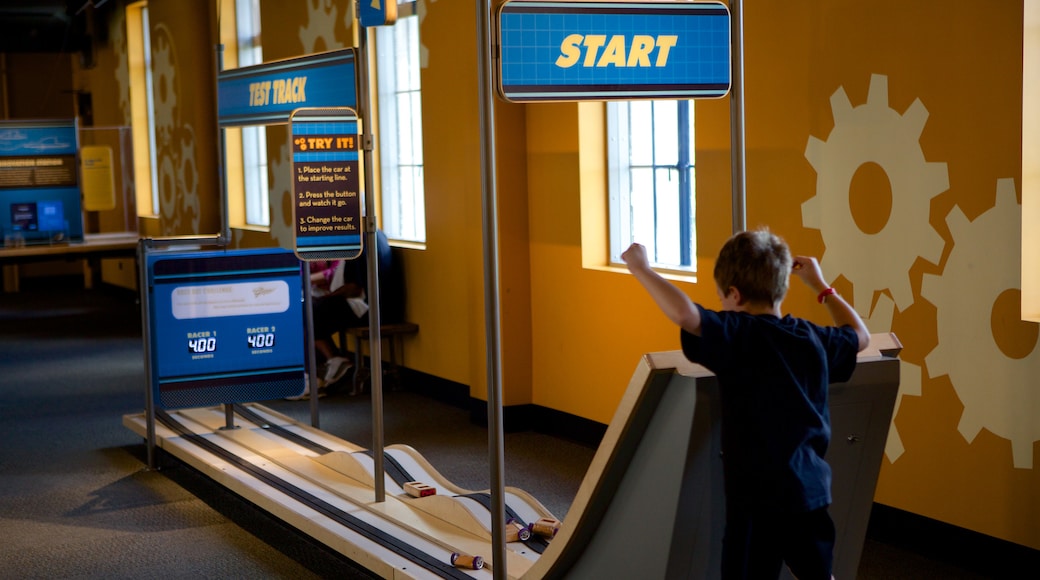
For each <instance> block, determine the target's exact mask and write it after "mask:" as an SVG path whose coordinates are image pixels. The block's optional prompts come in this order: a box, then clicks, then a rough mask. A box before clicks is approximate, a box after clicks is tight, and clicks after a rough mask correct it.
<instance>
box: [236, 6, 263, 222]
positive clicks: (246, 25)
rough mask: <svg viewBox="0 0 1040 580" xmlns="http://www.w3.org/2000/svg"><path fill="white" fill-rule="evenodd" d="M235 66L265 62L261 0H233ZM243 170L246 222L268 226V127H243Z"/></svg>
mask: <svg viewBox="0 0 1040 580" xmlns="http://www.w3.org/2000/svg"><path fill="white" fill-rule="evenodd" d="M235 24H236V26H235V28H236V31H237V34H236V37H237V43H236V44H237V47H238V66H239V67H243V66H251V65H254V64H260V63H262V62H263V61H264V58H263V50H262V48H261V44H260V0H235ZM242 173H243V180H244V186H245V205H246V207H245V221H246V225H251V226H270V225H271V208H270V193H269V190H268V185H267V129H266V128H265V127H263V126H251V127H242Z"/></svg>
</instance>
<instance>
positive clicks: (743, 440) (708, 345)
mask: <svg viewBox="0 0 1040 580" xmlns="http://www.w3.org/2000/svg"><path fill="white" fill-rule="evenodd" d="M621 258H622V259H623V260H624V261H625V263H626V264H627V265H628V269H629V271H631V272H632V274H633V275H634V276H635V277H636V279H637V280H638V281H639V282H640V283H641V284H642V285H643V286H644V287H645V288H646V290H647V291H648V292H649V293H650V296H651V297H652V298H653V299H654V301H655V302H656V303H657V305H658V306H659V307H660V308H661V310H662V311H663V312H664V313H665V315H667V316H668V318H669V319H670V320H672V321H673V322H675V323H676V324H678V325H679V326H680V328H681V329H682V330H681V331H680V340H681V344H682V350H683V354H685V355H686V357H687V358H688V359H690V360H691V361H692V362H695V363H699V364H701V365H703V366H704V367H706V368H708V369H709V370H711V371H712V372H713V373H715V375H716V376H717V377H718V381H719V393H720V400H721V409H722V463H723V474H724V479H725V489H726V531H725V534H724V535H723V544H722V577H723V578H725V579H727V580H728V579H731V578H754V579H758V578H776V577H777V576H778V575H779V573H780V567H781V565H782V564H783V563H784V562H786V563H787V565H788V567H789V568H790V569H791V572H792V573H793V574H794V575H795V576H797V577H798V578H799V580H815V579H820V580H824V579H829V578H831V569H832V567H833V562H834V555H833V552H834V537H835V531H834V524H833V522H832V521H831V518H830V515H829V514H828V512H827V506H829V505H830V503H831V470H830V467H829V466H828V465H827V463H826V462H825V461H824V454H825V453H826V452H827V445H828V444H829V443H830V436H831V426H830V413H829V411H828V408H827V390H828V385H829V384H830V383H835V382H842V381H846V380H848V379H849V377H850V376H851V375H852V371H853V369H854V368H855V366H856V353H857V352H859V351H861V350H863V349H864V348H866V347H867V344H868V343H869V341H870V334H869V332H868V331H867V328H866V326H865V325H864V324H863V321H862V320H861V319H860V317H859V315H858V314H856V311H855V310H853V309H852V308H851V307H850V306H849V305H848V303H846V302H845V301H844V300H843V299H842V298H841V296H839V295H838V294H836V293H835V292H834V289H833V288H830V287H829V286H828V285H827V283H826V282H824V280H823V274H822V272H821V271H820V266H819V264H818V263H817V261H816V259H815V258H810V257H802V256H799V257H796V258H793V259H792V258H791V254H790V251H789V250H788V248H787V244H786V243H785V242H784V241H783V240H782V239H780V238H779V237H778V236H776V235H774V234H772V233H770V232H769V231H766V230H758V231H751V232H741V233H739V234H736V235H734V236H733V237H732V238H730V239H729V240H728V241H727V242H726V244H725V245H724V246H723V247H722V250H721V251H720V252H719V257H718V261H717V262H716V264H715V272H714V277H715V284H716V287H717V288H716V289H717V290H718V294H719V298H720V299H721V301H722V311H720V312H715V311H712V310H708V309H706V308H704V307H703V306H701V305H699V304H695V303H693V302H692V301H691V300H690V299H689V297H687V296H686V295H685V294H684V293H683V292H682V291H681V290H680V289H679V288H678V287H676V286H674V285H673V284H671V283H670V282H668V281H667V280H665V279H664V278H663V277H661V276H660V275H659V274H657V273H656V272H654V271H653V270H652V269H651V268H650V264H649V262H648V260H647V256H646V250H645V249H644V248H643V247H642V246H641V245H639V244H633V245H632V246H631V247H630V248H628V250H626V251H625V253H624V254H622V256H621ZM792 273H793V274H794V275H796V276H798V277H799V278H801V279H802V281H803V282H805V283H806V284H807V285H808V286H809V288H811V289H812V291H813V292H815V293H817V294H818V299H819V302H820V303H822V304H823V305H824V307H825V308H826V309H827V312H828V314H830V316H831V319H832V320H833V321H834V324H835V326H827V327H823V326H818V325H816V324H813V323H811V322H809V321H807V320H803V319H800V318H795V317H792V316H790V315H788V316H782V315H781V313H780V304H781V302H783V299H784V296H785V295H786V294H787V288H788V279H789V277H790V276H791V274H792Z"/></svg>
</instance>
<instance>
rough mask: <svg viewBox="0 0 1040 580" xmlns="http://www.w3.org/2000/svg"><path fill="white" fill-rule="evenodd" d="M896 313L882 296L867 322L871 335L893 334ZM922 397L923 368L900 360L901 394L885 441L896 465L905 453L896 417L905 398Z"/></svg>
mask: <svg viewBox="0 0 1040 580" xmlns="http://www.w3.org/2000/svg"><path fill="white" fill-rule="evenodd" d="M895 313H896V305H895V302H893V301H892V299H891V298H889V297H888V296H887V295H885V294H882V295H881V296H880V297H879V298H878V301H877V304H876V305H875V306H874V311H873V312H872V313H871V315H870V318H869V319H867V320H865V321H864V322H866V324H867V328H868V329H869V330H870V332H871V333H881V332H892V319H893V317H894V316H895ZM905 395H910V396H914V397H919V396H921V367H920V366H918V365H915V364H913V363H909V362H906V361H905V360H903V359H899V392H898V393H896V404H895V407H894V408H893V409H892V421H891V424H890V425H889V429H888V439H887V440H886V441H885V457H887V458H888V460H889V461H891V462H893V463H895V461H896V460H897V459H899V457H900V456H902V455H903V451H905V450H906V448H905V447H903V439H902V438H901V437H900V436H899V429H898V428H896V415H898V414H899V405H900V403H901V402H902V401H903V396H905Z"/></svg>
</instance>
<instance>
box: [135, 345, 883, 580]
mask: <svg viewBox="0 0 1040 580" xmlns="http://www.w3.org/2000/svg"><path fill="white" fill-rule="evenodd" d="M872 345H873V349H872V350H871V351H868V352H865V353H862V354H861V355H860V358H859V364H858V365H857V369H856V372H855V373H854V375H853V377H852V379H851V380H850V381H849V382H848V383H844V384H841V385H833V386H832V389H831V401H830V403H831V413H832V429H833V441H835V442H842V441H846V440H847V441H849V442H850V443H849V444H847V445H838V444H837V443H835V444H832V447H831V451H830V452H829V455H828V461H829V462H830V463H831V465H832V468H833V471H834V482H835V484H834V490H833V495H834V504H833V505H832V506H831V514H832V517H833V518H834V520H835V524H836V526H837V527H838V531H839V536H838V543H837V546H836V550H835V560H836V565H835V574H836V575H837V576H838V577H848V578H851V577H855V571H856V568H857V567H858V564H859V555H860V552H861V550H862V544H863V539H864V537H865V533H866V524H867V519H868V517H869V512H870V506H871V504H872V501H873V493H874V486H875V485H876V482H877V475H878V471H879V470H880V465H881V457H882V454H883V453H884V445H885V438H886V437H887V433H888V427H889V423H890V421H891V415H892V410H893V408H894V405H895V397H896V393H897V390H898V383H899V361H898V360H897V359H896V358H894V355H896V354H898V352H899V348H900V347H899V343H898V341H897V340H896V339H895V337H894V336H892V335H888V334H886V335H875V336H874V337H872ZM717 395H718V392H717V384H716V381H715V377H714V376H713V375H712V374H711V373H709V372H708V371H707V370H705V369H703V368H702V367H699V366H697V365H693V364H691V363H689V362H688V361H686V359H685V358H684V357H683V356H682V354H681V353H679V352H667V353H652V354H647V355H644V356H643V357H642V358H641V359H640V361H639V364H638V366H637V368H636V370H635V373H634V374H633V376H632V378H631V380H630V381H629V385H628V388H627V390H626V392H625V394H624V396H623V397H622V399H621V401H620V403H619V405H618V408H617V410H616V412H615V415H614V418H613V420H612V421H611V423H610V425H609V426H608V428H607V431H606V433H605V435H604V438H603V441H602V442H601V444H600V446H599V449H598V450H597V452H596V455H595V456H594V457H593V460H592V463H591V464H590V466H589V469H588V472H587V473H586V475H585V478H584V479H583V481H582V484H581V487H580V488H579V490H578V493H577V495H576V497H575V499H574V501H573V503H572V504H571V507H570V508H569V510H568V516H567V520H566V521H564V522H563V525H562V526H561V528H560V531H559V533H558V534H557V535H556V537H555V538H553V539H552V540H551V541H548V542H546V541H545V540H544V539H543V540H540V542H541V543H537V542H527V543H521V542H512V543H509V544H507V546H506V548H507V550H506V556H507V559H508V560H507V565H506V568H507V572H508V577H509V578H516V579H524V580H527V579H542V578H568V579H572V578H646V579H655V578H662V579H663V578H668V579H672V578H696V579H698V580H699V579H702V578H716V577H718V570H719V555H720V551H721V533H722V524H723V517H724V513H723V509H724V501H723V499H724V498H723V491H722V474H721V460H720V459H719V441H718V414H719V411H718V400H717ZM236 407H237V409H238V413H237V415H238V417H237V418H236V425H237V426H238V427H239V428H237V429H231V430H227V429H224V428H223V427H224V426H225V423H226V415H225V411H224V409H223V408H218V407H213V408H204V409H186V410H181V411H176V412H171V413H169V417H170V419H168V420H167V423H166V424H163V423H161V422H158V421H157V424H156V438H157V444H158V445H159V446H160V447H161V448H162V449H163V450H165V451H167V452H169V453H171V454H172V455H174V456H176V457H178V458H179V459H181V460H182V461H184V462H185V463H188V464H189V465H191V466H193V467H195V468H196V469H198V470H199V471H201V472H203V473H205V474H207V475H208V476H209V477H211V478H213V479H214V480H215V481H217V482H218V483H221V484H222V485H225V486H226V487H228V488H229V489H230V490H232V491H234V492H235V493H238V494H239V495H241V496H242V497H244V498H246V499H247V500H249V501H251V502H253V503H255V504H257V505H258V506H260V507H261V508H263V509H265V510H267V511H268V512H270V513H272V514H274V515H275V516H276V517H279V518H281V519H282V520H284V521H285V522H287V523H288V524H290V525H293V526H295V527H296V528H298V529H299V530H300V531H302V532H304V533H306V534H308V535H310V536H312V537H314V538H315V539H317V540H319V541H321V542H323V543H324V544H326V545H327V546H329V547H330V548H332V549H334V550H337V551H339V552H340V553H342V554H343V555H345V556H346V557H348V558H350V559H351V560H353V561H355V562H357V563H358V564H360V565H362V566H364V567H366V568H368V569H369V570H371V571H373V572H374V573H376V574H379V575H380V576H382V577H384V578H440V577H456V578H459V577H477V578H491V577H492V572H493V568H494V562H491V561H486V565H485V567H484V568H483V569H481V570H461V569H458V568H454V567H452V566H450V564H449V561H450V556H451V554H452V553H453V552H459V553H464V554H473V555H480V556H482V557H484V558H486V559H487V558H489V556H490V555H491V554H492V553H493V550H492V546H491V531H490V526H491V517H490V514H489V511H488V509H487V507H486V503H487V494H486V492H478V491H473V490H467V489H463V488H460V487H459V486H456V485H454V484H453V483H452V482H450V481H449V480H447V478H445V477H444V476H443V475H442V474H441V473H439V472H438V471H437V470H436V469H435V468H434V467H433V466H432V465H430V464H429V462H427V461H426V460H425V459H424V458H423V457H422V456H421V455H420V454H419V453H418V452H417V451H415V450H414V449H412V448H411V447H408V446H406V445H390V446H388V447H386V449H385V456H384V457H385V459H386V461H385V463H386V464H387V465H384V467H385V469H386V471H387V473H385V474H384V481H385V489H386V501H385V502H382V503H376V502H375V501H374V491H373V489H374V479H373V478H374V474H373V460H372V458H371V457H370V456H369V455H368V454H367V453H366V452H365V450H364V449H363V448H361V447H358V446H356V445H354V444H352V443H349V442H347V441H343V440H340V439H338V438H336V437H334V436H331V435H329V434H327V433H324V432H322V431H320V430H317V429H314V428H312V427H309V426H307V425H303V424H301V423H298V422H296V421H294V420H293V419H291V418H289V417H286V416H284V415H282V414H280V413H277V412H275V411H273V410H271V409H269V408H266V407H263V406H262V405H259V404H255V403H254V404H248V405H241V406H236ZM123 423H124V425H125V426H127V427H128V428H130V429H131V430H133V431H134V432H136V433H138V434H139V435H141V436H142V437H143V436H145V434H146V422H145V417H144V414H136V415H127V416H125V417H124V418H123ZM171 425H172V427H171ZM852 441H855V445H853V444H852V443H851V442H852ZM222 454H225V455H227V456H226V457H225V456H222ZM405 480H412V481H421V482H422V483H424V484H427V485H429V486H432V487H434V488H436V494H435V495H431V496H427V497H422V498H416V497H412V496H410V495H408V494H407V493H406V492H405V490H404V489H403V487H402V486H403V484H404V482H405ZM505 493H506V508H507V511H509V512H510V513H511V514H513V515H515V517H517V518H518V519H520V520H522V521H524V522H526V523H531V522H533V521H535V520H537V519H539V518H542V517H549V518H552V517H554V516H553V515H552V514H551V513H549V511H548V510H547V509H546V508H545V507H544V506H543V505H542V504H541V503H539V502H538V501H537V500H536V499H534V498H533V497H531V496H530V495H529V494H527V493H525V492H524V491H522V490H519V489H516V488H506V490H505ZM416 553H418V554H419V555H415V554H416Z"/></svg>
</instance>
